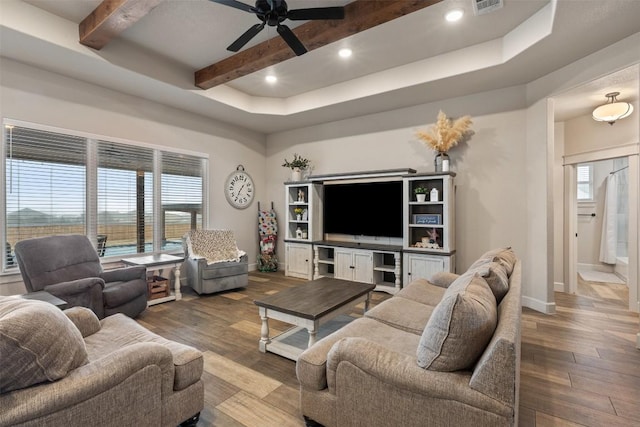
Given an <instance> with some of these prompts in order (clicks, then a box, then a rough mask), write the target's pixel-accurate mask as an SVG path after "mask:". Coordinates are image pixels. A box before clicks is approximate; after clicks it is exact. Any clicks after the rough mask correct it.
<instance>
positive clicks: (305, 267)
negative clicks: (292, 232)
mask: <svg viewBox="0 0 640 427" xmlns="http://www.w3.org/2000/svg"><path fill="white" fill-rule="evenodd" d="M286 264H287V265H286V269H285V272H286V275H287V276H292V277H299V278H301V279H311V245H296V244H292V243H287V249H286Z"/></svg>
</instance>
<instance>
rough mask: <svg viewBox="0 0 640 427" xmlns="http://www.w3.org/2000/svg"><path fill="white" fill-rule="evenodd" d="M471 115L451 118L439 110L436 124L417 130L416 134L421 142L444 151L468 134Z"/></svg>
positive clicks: (433, 148)
mask: <svg viewBox="0 0 640 427" xmlns="http://www.w3.org/2000/svg"><path fill="white" fill-rule="evenodd" d="M472 123H473V122H472V121H471V117H469V116H464V117H460V118H459V119H456V120H452V119H449V118H447V116H446V115H445V114H444V113H443V112H442V111H440V112H439V113H438V120H437V121H436V124H435V125H433V126H431V128H429V129H428V130H427V131H426V132H423V131H418V133H417V134H416V135H417V137H418V138H420V140H422V142H423V143H424V144H425V145H426V146H428V147H429V148H431V149H432V150H434V151H437V152H439V153H446V152H447V151H449V149H451V148H452V147H454V146H455V145H457V144H458V142H460V141H461V140H462V139H463V138H464V137H466V136H469V135H470V134H471V133H472V132H473V131H472V130H471V124H472Z"/></svg>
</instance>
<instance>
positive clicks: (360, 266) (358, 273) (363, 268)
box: [351, 251, 373, 283]
mask: <svg viewBox="0 0 640 427" xmlns="http://www.w3.org/2000/svg"><path fill="white" fill-rule="evenodd" d="M351 261H352V263H353V264H352V265H353V266H354V267H355V269H354V270H353V279H352V280H353V281H354V282H362V283H373V253H372V252H360V251H354V252H353V258H352V260H351Z"/></svg>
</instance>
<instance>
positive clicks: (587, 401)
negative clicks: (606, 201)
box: [137, 272, 640, 427]
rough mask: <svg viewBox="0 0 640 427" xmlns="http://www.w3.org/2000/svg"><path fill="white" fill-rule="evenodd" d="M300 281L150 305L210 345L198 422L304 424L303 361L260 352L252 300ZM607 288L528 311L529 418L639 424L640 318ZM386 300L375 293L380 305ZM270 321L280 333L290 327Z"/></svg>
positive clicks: (527, 421) (270, 277) (524, 377)
mask: <svg viewBox="0 0 640 427" xmlns="http://www.w3.org/2000/svg"><path fill="white" fill-rule="evenodd" d="M300 283H304V281H302V280H297V279H292V278H288V277H285V276H284V275H283V274H282V273H281V272H278V273H259V272H252V273H251V274H250V282H249V286H248V287H247V288H246V289H241V290H238V291H230V292H225V293H221V294H216V295H209V296H202V297H198V296H197V295H196V294H195V293H194V292H193V291H191V290H190V288H186V287H183V292H184V297H183V299H182V300H181V301H176V302H169V303H164V304H158V305H155V306H152V307H150V308H149V309H148V310H147V311H146V312H145V313H143V314H142V315H141V316H140V317H139V318H138V319H137V320H138V321H139V322H140V323H141V324H142V325H144V326H146V327H147V328H149V329H150V330H152V331H154V332H156V333H158V334H159V335H162V336H164V337H166V338H169V339H172V340H176V341H179V342H183V343H185V344H189V345H192V346H194V347H196V348H198V349H200V350H201V351H203V353H204V360H205V362H204V374H203V379H204V382H205V409H204V411H203V412H202V414H201V418H200V422H199V423H198V426H202V427H204V426H230V427H234V426H250V427H254V426H260V427H269V426H274V427H286V426H297V427H300V426H303V425H304V422H303V420H302V417H301V415H300V413H299V403H298V381H297V379H296V375H295V363H294V362H293V361H291V360H288V359H285V358H282V357H280V356H277V355H274V354H271V353H266V354H265V353H261V352H260V351H258V341H259V339H260V319H259V317H258V309H257V307H256V306H255V305H254V304H253V300H254V299H256V298H258V297H261V296H264V295H270V294H273V293H275V292H278V291H280V290H282V289H285V288H288V287H291V286H296V285H298V284H300ZM604 286H605V285H603V284H601V283H590V282H588V283H582V284H581V289H582V291H584V292H583V293H584V295H580V296H576V295H568V294H560V293H556V301H557V305H558V307H557V314H556V315H553V316H548V315H543V314H540V313H537V312H535V311H533V310H529V309H523V315H522V368H521V385H520V425H521V426H574V425H586V426H607V427H609V426H640V405H639V404H638V402H640V350H638V349H636V348H635V341H636V333H637V332H638V330H639V324H638V316H637V315H636V314H633V313H629V312H628V311H627V310H626V304H627V302H626V301H623V299H624V289H622V288H613V289H612V288H610V287H604ZM585 289H586V291H585ZM598 291H600V292H598ZM387 298H389V295H387V294H385V293H379V292H375V293H374V295H373V300H372V306H374V305H375V304H378V303H379V302H380V301H383V300H385V299H387ZM358 313H361V311H359V312H356V313H354V314H356V315H357V314H358ZM269 325H270V328H271V330H272V333H275V331H276V330H284V329H286V328H287V327H288V325H286V324H284V323H281V322H277V321H270V322H269ZM425 425H428V424H425ZM389 426H393V422H392V421H391V420H390V422H389Z"/></svg>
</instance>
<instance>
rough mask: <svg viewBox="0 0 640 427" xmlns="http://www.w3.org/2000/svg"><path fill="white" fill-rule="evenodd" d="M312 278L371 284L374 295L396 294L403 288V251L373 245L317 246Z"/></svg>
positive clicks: (332, 243)
mask: <svg viewBox="0 0 640 427" xmlns="http://www.w3.org/2000/svg"><path fill="white" fill-rule="evenodd" d="M313 248H314V257H313V266H314V273H313V278H314V279H318V278H320V277H333V278H335V279H343V280H350V281H353V282H362V283H372V284H375V285H376V288H375V289H374V290H375V291H382V292H387V293H390V294H395V293H396V292H398V291H399V290H400V285H401V283H402V282H401V277H402V274H401V267H400V266H401V264H402V247H401V246H399V245H384V244H374V243H358V242H337V241H330V240H323V241H319V242H314V244H313Z"/></svg>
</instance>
